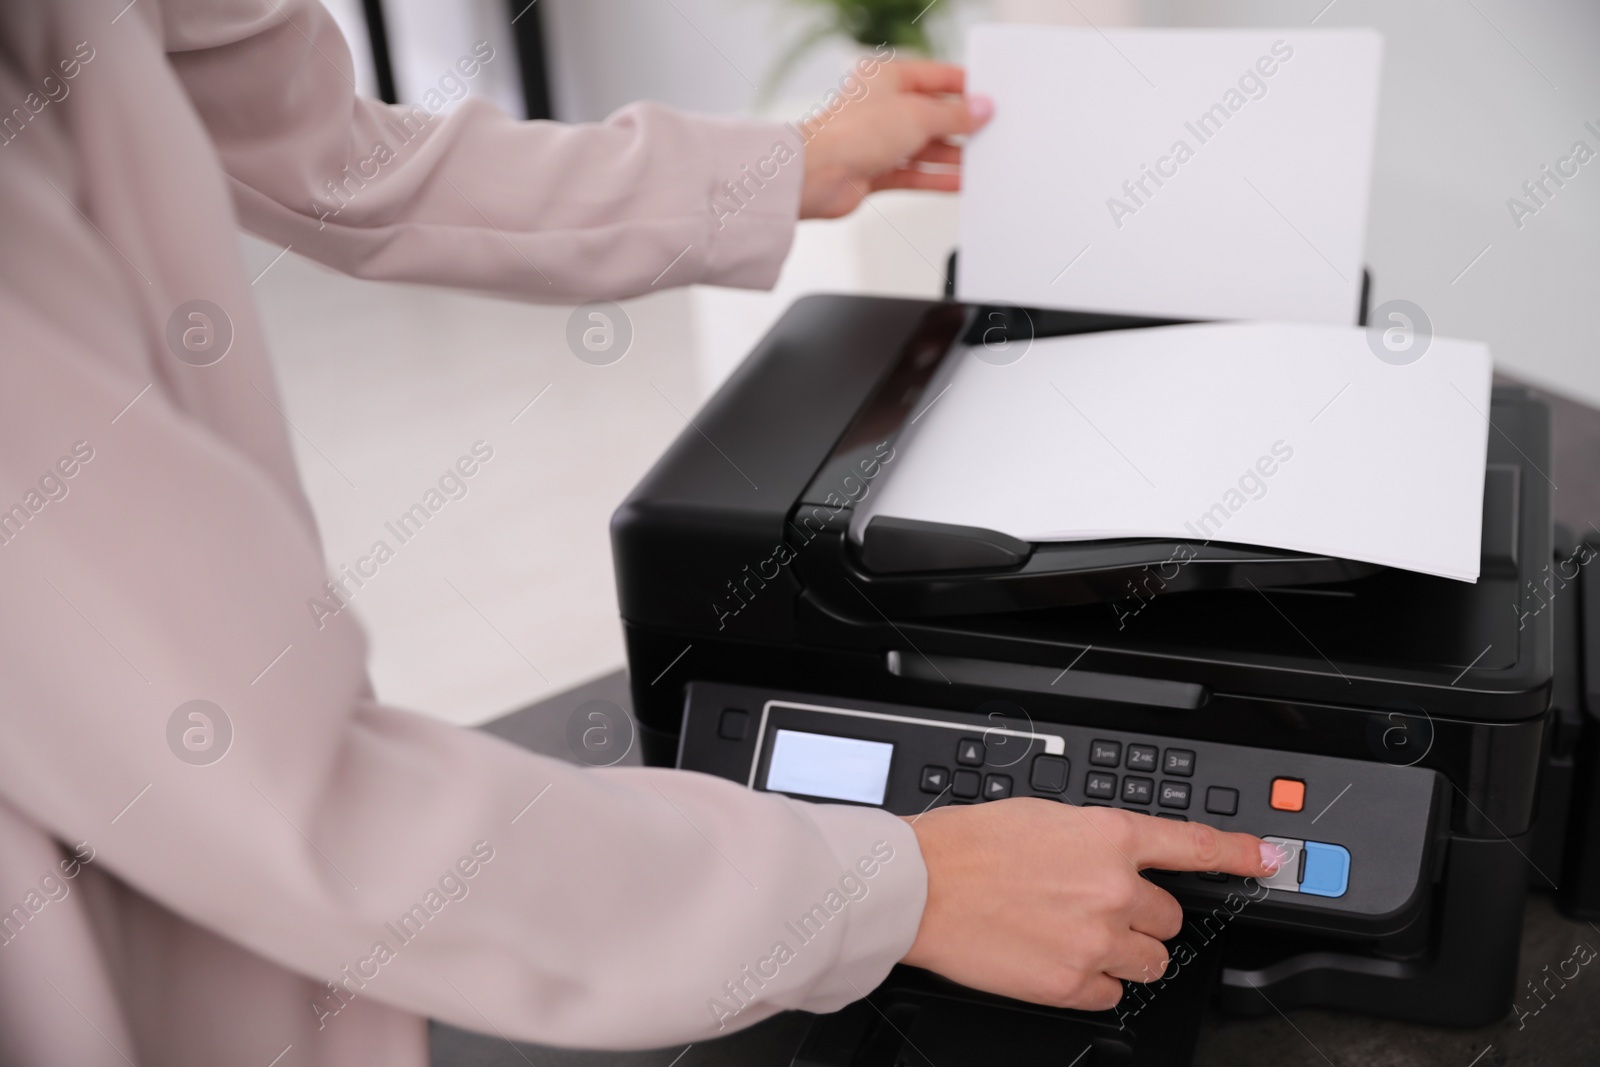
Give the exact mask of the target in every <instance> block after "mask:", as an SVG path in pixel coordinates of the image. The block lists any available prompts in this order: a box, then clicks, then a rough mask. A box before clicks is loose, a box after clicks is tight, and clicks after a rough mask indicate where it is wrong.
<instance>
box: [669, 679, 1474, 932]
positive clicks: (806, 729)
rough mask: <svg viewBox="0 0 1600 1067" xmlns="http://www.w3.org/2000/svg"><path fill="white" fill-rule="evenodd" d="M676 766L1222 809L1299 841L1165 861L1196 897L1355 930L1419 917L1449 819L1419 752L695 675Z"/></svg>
mask: <svg viewBox="0 0 1600 1067" xmlns="http://www.w3.org/2000/svg"><path fill="white" fill-rule="evenodd" d="M678 762H679V765H680V766H681V767H684V768H686V769H689V770H699V771H705V772H708V773H712V774H718V775H720V776H722V777H725V778H730V779H732V780H735V781H739V782H741V783H743V784H745V785H747V786H749V787H750V788H753V789H762V790H769V791H773V792H782V793H786V794H788V795H791V796H795V797H800V798H804V799H808V800H816V801H824V802H831V803H854V804H870V805H875V806H880V807H883V808H886V809H888V810H889V811H892V812H894V813H895V814H897V815H915V814H917V813H919V812H921V811H925V810H927V809H929V808H931V807H934V806H940V805H944V804H975V803H984V802H987V801H994V800H1000V799H1004V798H1007V797H1015V796H1033V797H1040V798H1043V799H1047V800H1052V801H1057V802H1064V803H1067V804H1072V805H1084V806H1094V805H1099V806H1105V807H1117V808H1122V809H1124V810H1129V811H1135V812H1139V813H1141V814H1144V815H1147V816H1153V817H1157V818H1167V819H1173V820H1181V821H1197V822H1204V823H1208V824H1210V825H1212V826H1216V827H1218V828H1219V829H1224V830H1240V831H1246V832H1249V833H1254V834H1257V835H1260V836H1263V837H1267V838H1270V839H1272V840H1274V841H1277V842H1278V843H1280V844H1281V845H1282V846H1283V847H1284V848H1285V850H1286V851H1288V852H1289V853H1290V856H1291V860H1290V863H1289V864H1288V865H1286V866H1285V867H1284V869H1283V870H1282V871H1280V872H1279V873H1278V874H1277V875H1275V876H1274V877H1272V878H1270V879H1265V880H1262V882H1260V883H1259V884H1258V883H1256V882H1255V881H1254V880H1241V879H1238V878H1233V877H1229V876H1226V875H1219V874H1209V875H1208V874H1183V875H1178V874H1171V873H1166V872H1160V873H1155V874H1153V876H1152V877H1153V878H1154V879H1155V880H1156V881H1158V882H1159V883H1160V884H1162V885H1165V886H1167V887H1168V888H1170V889H1172V890H1173V891H1174V892H1175V893H1177V894H1178V895H1179V897H1180V899H1182V900H1183V901H1184V903H1185V904H1186V905H1187V906H1190V907H1191V908H1203V909H1212V908H1214V907H1215V906H1216V905H1217V904H1219V903H1220V902H1222V901H1225V900H1233V901H1240V900H1244V901H1246V902H1247V906H1245V907H1243V908H1241V910H1240V917H1241V918H1245V917H1246V913H1247V914H1248V918H1249V920H1251V921H1270V922H1272V923H1274V924H1281V925H1289V926H1295V927H1301V928H1305V929H1308V930H1317V931H1321V932H1327V933H1344V934H1349V935H1353V936H1380V935H1385V934H1389V933H1394V932H1397V931H1399V930H1402V929H1404V928H1406V927H1407V926H1408V925H1409V924H1410V923H1411V922H1412V921H1413V920H1415V919H1416V917H1417V916H1418V915H1419V914H1420V913H1421V911H1422V909H1423V907H1424V903H1425V901H1426V898H1427V895H1428V893H1427V891H1428V889H1429V888H1430V885H1431V882H1432V871H1433V869H1434V864H1433V858H1434V842H1435V838H1436V836H1437V834H1438V833H1439V832H1440V829H1441V827H1442V825H1443V824H1444V820H1443V818H1442V815H1443V812H1442V808H1443V806H1444V798H1443V796H1442V792H1441V786H1440V782H1439V776H1438V774H1437V773H1436V772H1434V771H1431V770H1426V769H1422V768H1417V767H1397V766H1390V765H1387V764H1382V763H1369V762H1363V761H1360V760H1351V759H1343V758H1338V757H1331V756H1322V755H1316V754H1309V753H1299V752H1283V751H1275V750H1269V749H1260V748H1251V747H1247V746H1243V745H1233V744H1222V743H1217V742H1210V741H1196V740H1190V739H1181V738H1171V737H1162V736H1159V735H1153V734H1142V733H1139V734H1136V733H1129V732H1126V731H1117V730H1112V729H1106V728H1102V727H1078V726H1069V725H1063V724H1060V723H1056V722H1043V721H1040V722H1033V723H1030V722H1027V721H1019V720H1017V719H1015V718H1010V717H1008V718H1004V719H1002V718H997V717H994V716H985V715H981V714H972V713H963V712H953V711H948V710H942V709H931V708H919V707H911V706H901V705H893V704H884V703H880V702H875V701H861V700H841V699H839V698H837V697H823V696H810V695H806V694H795V693H782V692H775V691H772V690H765V689H761V688H757V687H747V686H729V685H719V684H711V683H705V682H695V683H692V684H691V685H690V686H689V691H688V699H687V706H686V708H685V715H684V722H683V733H682V741H681V746H680V750H679V761H678Z"/></svg>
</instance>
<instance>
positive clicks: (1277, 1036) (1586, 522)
mask: <svg viewBox="0 0 1600 1067" xmlns="http://www.w3.org/2000/svg"><path fill="white" fill-rule="evenodd" d="M1545 398H1546V399H1547V400H1548V401H1549V402H1550V404H1551V406H1552V407H1553V409H1554V412H1555V431H1556V441H1555V463H1554V469H1553V470H1551V471H1548V472H1546V473H1547V474H1548V475H1549V476H1550V478H1551V479H1552V481H1553V482H1554V483H1555V485H1556V486H1557V487H1558V488H1557V492H1556V518H1557V521H1559V522H1562V523H1565V524H1566V525H1567V526H1568V527H1570V528H1571V529H1572V530H1573V531H1574V532H1577V533H1579V534H1580V536H1581V534H1582V533H1584V532H1587V533H1590V534H1591V535H1594V534H1596V533H1600V529H1596V528H1592V527H1591V526H1590V523H1591V522H1593V523H1596V524H1600V411H1596V410H1594V409H1592V408H1588V407H1585V406H1583V405H1580V404H1575V403H1573V402H1571V401H1569V400H1565V399H1562V398H1560V397H1556V396H1550V395H1548V394H1545ZM1491 432H1492V431H1491ZM597 698H599V699H605V700H610V701H612V702H613V703H615V704H618V705H620V706H621V707H623V708H627V707H628V706H629V700H628V691H627V685H626V682H625V680H624V678H623V675H622V674H621V672H618V673H616V674H613V675H608V676H607V677H605V678H601V679H599V680H598V681H595V682H592V683H590V684H589V685H585V686H581V687H579V688H577V689H574V690H570V691H568V692H566V693H563V694H561V695H560V696H557V697H553V698H551V699H550V700H546V701H543V702H541V703H539V704H535V705H533V706H532V707H529V708H524V709H523V710H522V711H518V712H514V713H513V714H511V715H508V716H506V717H505V718H502V719H499V720H496V721H495V722H493V723H490V724H488V725H487V726H486V727H485V729H486V730H488V731H489V732H491V733H494V734H497V735H498V736H501V737H504V738H505V739H507V740H509V741H512V742H515V743H517V744H520V745H523V746H525V747H527V748H531V749H534V750H535V751H538V752H544V753H547V754H550V755H555V756H563V757H566V756H568V750H567V742H566V723H567V718H568V716H569V715H570V714H571V712H572V710H573V709H575V708H576V707H577V706H578V705H579V704H581V703H583V702H584V701H585V700H592V699H597ZM627 762H637V755H636V754H633V755H630V757H629V760H628V761H627ZM1506 919H1507V921H1508V922H1514V921H1516V917H1515V916H1507V917H1506ZM1580 944H1583V945H1588V946H1593V949H1592V950H1591V951H1596V950H1600V928H1597V927H1596V926H1594V925H1592V924H1589V923H1584V922H1574V921H1572V920H1569V919H1567V918H1565V917H1563V916H1562V915H1561V914H1560V913H1558V912H1557V911H1556V909H1555V908H1554V906H1553V905H1552V904H1551V902H1550V900H1549V898H1548V897H1545V896H1534V897H1531V898H1530V900H1529V902H1528V907H1527V910H1526V913H1525V915H1524V916H1523V937H1522V958H1521V962H1520V964H1519V969H1518V970H1519V973H1518V981H1519V983H1522V984H1519V988H1520V989H1522V990H1523V995H1522V997H1521V998H1520V999H1519V1000H1518V1004H1519V1005H1520V1006H1521V1008H1522V1011H1523V1012H1524V1013H1525V1014H1521V1015H1520V1016H1519V1014H1518V1013H1517V1012H1513V1013H1512V1014H1511V1015H1509V1016H1507V1017H1506V1018H1505V1019H1503V1020H1501V1021H1500V1022H1499V1023H1497V1024H1496V1025H1493V1026H1487V1027H1483V1028H1480V1029H1476V1030H1441V1029H1437V1028H1433V1027H1426V1026H1413V1025H1409V1024H1405V1023H1396V1022H1390V1021H1386V1020H1379V1019H1370V1018H1365V1017H1362V1016H1357V1015H1351V1014H1347V1013H1343V1012H1334V1011H1322V1010H1318V1009H1299V1010H1296V1011H1292V1012H1290V1013H1289V1014H1288V1016H1287V1017H1280V1016H1273V1017H1269V1018H1265V1019H1248V1020H1247V1019H1231V1018H1227V1017H1225V1016H1221V1015H1217V1014H1213V1015H1212V1016H1211V1017H1210V1018H1208V1019H1207V1021H1206V1023H1205V1025H1204V1027H1203V1028H1202V1031H1201V1035H1200V1047H1199V1051H1198V1053H1197V1055H1196V1057H1195V1064H1196V1067H1252V1065H1256V1064H1260V1065H1262V1067H1268V1065H1270V1067H1282V1065H1283V1064H1289V1063H1294V1064H1299V1063H1306V1064H1324V1063H1325V1064H1329V1065H1337V1067H1356V1065H1361V1067H1503V1065H1505V1064H1526V1065H1529V1067H1556V1065H1568V1064H1570V1065H1573V1067H1577V1065H1593V1064H1596V1063H1600V960H1595V961H1594V962H1592V963H1591V964H1589V965H1588V966H1585V967H1583V968H1582V969H1581V970H1580V971H1579V973H1578V975H1577V977H1576V978H1574V979H1572V980H1571V981H1570V982H1568V983H1567V984H1566V987H1565V988H1556V987H1555V986H1554V985H1553V984H1552V988H1556V993H1555V995H1554V996H1550V995H1549V994H1546V999H1545V1000H1544V1001H1540V1000H1537V999H1535V998H1534V996H1533V995H1532V994H1531V993H1529V992H1527V986H1526V984H1525V983H1526V982H1527V981H1528V980H1529V979H1532V978H1533V977H1534V976H1535V975H1537V974H1540V973H1541V972H1542V971H1543V969H1544V967H1545V966H1546V965H1547V964H1548V965H1550V966H1551V968H1552V971H1553V970H1554V969H1555V967H1556V966H1557V965H1559V964H1561V962H1562V961H1564V960H1567V959H1568V958H1569V957H1572V955H1573V950H1574V948H1575V947H1576V946H1578V945H1580ZM1568 969H1570V967H1569V968H1568ZM1541 1004H1542V1006H1541ZM1533 1009H1538V1010H1537V1012H1534V1010H1533ZM807 1023H808V1017H806V1016H802V1015H797V1014H787V1015H780V1016H778V1017H777V1018H774V1019H770V1020H768V1021H767V1022H765V1023H761V1024H759V1025H757V1026H754V1027H751V1028H750V1029H748V1030H745V1031H741V1032H739V1033H736V1034H733V1035H731V1036H728V1037H724V1038H720V1039H718V1040H716V1041H708V1042H704V1043H701V1044H699V1045H695V1046H692V1047H690V1048H689V1049H688V1050H687V1052H686V1051H685V1049H684V1047H683V1046H681V1045H680V1046H675V1047H673V1048H668V1049H659V1050H655V1051H651V1052H629V1053H608V1052H574V1051H570V1050H562V1049H550V1048H540V1047H538V1046H533V1045H516V1046H513V1045H512V1044H511V1043H509V1042H507V1041H504V1040H502V1039H500V1038H497V1037H485V1036H482V1035H478V1034H471V1033H467V1032H465V1031H461V1030H455V1029H452V1028H450V1027H446V1026H440V1025H435V1026H434V1028H433V1063H434V1065H435V1067H525V1065H529V1064H531V1065H533V1067H669V1065H677V1067H713V1065H716V1067H723V1065H726V1067H735V1065H737V1067H788V1064H789V1059H790V1056H791V1055H792V1054H793V1052H794V1049H795V1047H796V1046H797V1045H798V1043H799V1042H800V1039H801V1037H802V1035H803V1034H804V1033H805V1029H806V1026H807ZM680 1057H681V1058H680Z"/></svg>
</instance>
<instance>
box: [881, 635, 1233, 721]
mask: <svg viewBox="0 0 1600 1067" xmlns="http://www.w3.org/2000/svg"><path fill="white" fill-rule="evenodd" d="M885 661H886V664H887V666H888V668H889V673H890V674H893V675H895V676H897V677H900V678H914V679H917V680H919V681H946V682H953V683H955V684H956V685H973V686H987V687H993V688H999V689H1014V690H1021V691H1023V692H1028V693H1048V694H1051V695H1054V696H1068V697H1082V698H1084V699H1088V700H1110V701H1115V702H1117V703H1120V704H1141V705H1144V706H1146V707H1157V708H1173V709H1176V710H1179V711H1193V710H1194V709H1196V708H1199V707H1201V706H1203V705H1204V704H1205V702H1206V700H1207V699H1209V697H1210V693H1209V692H1207V690H1206V687H1205V686H1203V685H1197V684H1195V683H1193V682H1172V681H1167V680H1165V679H1162V678H1135V677H1132V676H1130V675H1126V674H1105V673H1102V672H1100V671H1075V670H1072V669H1070V668H1068V669H1067V670H1057V669H1056V668H1054V667H1039V666H1035V665H1033V664H1030V663H1004V662H1001V661H999V660H987V659H967V658H965V657H962V656H940V655H933V656H926V655H923V654H922V653H920V652H913V653H911V654H902V653H901V652H900V651H898V650H896V649H891V650H890V651H889V652H888V653H887V655H886V656H885Z"/></svg>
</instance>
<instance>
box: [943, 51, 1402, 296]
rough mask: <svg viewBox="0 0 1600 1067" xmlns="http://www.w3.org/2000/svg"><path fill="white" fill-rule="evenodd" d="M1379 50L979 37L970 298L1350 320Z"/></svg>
mask: <svg viewBox="0 0 1600 1067" xmlns="http://www.w3.org/2000/svg"><path fill="white" fill-rule="evenodd" d="M1381 53H1382V39H1381V38H1380V37H1379V35H1378V34H1377V33H1376V32H1373V31H1370V30H1317V29H1306V28H1300V29H1284V30H1117V29H1108V30H1105V31H1104V32H1102V31H1099V30H1095V29H1066V28H1046V27H1037V26H1006V25H983V26H978V27H976V28H975V29H973V30H972V32H971V35H970V36H969V38H968V44H967V64H968V69H967V85H968V89H969V91H971V92H975V93H986V94H988V95H989V96H991V97H993V98H994V100H995V104H996V113H995V117H994V119H993V121H992V122H991V123H990V124H989V126H988V127H987V128H985V129H984V130H982V131H980V132H979V133H978V134H977V135H976V136H974V137H973V138H972V141H971V143H970V144H969V145H968V146H967V149H966V154H965V161H964V164H963V169H964V174H963V178H962V184H963V192H962V194H961V237H960V242H961V243H960V249H961V256H960V263H959V265H958V270H957V291H958V294H959V296H960V298H961V299H962V300H965V301H969V302H1003V303H1010V304H1016V305H1020V306H1022V307H1049V308H1069V309H1079V310H1088V311H1120V312H1130V313H1145V314H1151V315H1158V316H1166V317H1173V318H1201V319H1235V318H1237V319H1245V318H1248V319H1276V320H1284V321H1296V322H1327V323H1335V324H1348V323H1353V322H1355V321H1356V309H1357V305H1358V303H1359V299H1360V294H1361V270H1362V259H1363V249H1364V245H1365V232H1366V220H1367V191H1368V185H1369V179H1370V172H1371V169H1372V142H1373V130H1374V126H1375V123H1376V118H1377V105H1378V73H1379V66H1380V60H1381Z"/></svg>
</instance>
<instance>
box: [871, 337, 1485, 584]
mask: <svg viewBox="0 0 1600 1067" xmlns="http://www.w3.org/2000/svg"><path fill="white" fill-rule="evenodd" d="M975 351H977V352H981V351H983V350H982V349H975V350H958V351H956V352H953V353H951V356H950V364H949V366H948V367H947V369H946V372H945V375H944V377H943V378H942V379H941V380H940V381H939V382H937V383H936V384H935V385H934V386H932V387H930V389H929V391H928V395H929V397H930V398H931V399H930V402H929V403H928V404H927V406H926V407H924V408H923V409H922V411H921V413H920V414H919V415H918V417H917V418H916V421H915V423H914V424H913V425H912V426H911V427H910V429H909V432H908V433H907V434H905V435H902V438H901V440H899V441H897V442H896V444H895V447H896V449H897V451H898V453H899V454H898V455H897V456H896V458H895V461H894V463H893V464H892V469H890V470H888V471H887V474H886V477H885V478H884V479H883V480H881V481H880V482H879V483H878V484H877V485H875V486H874V489H875V490H876V491H875V492H874V493H872V494H871V495H870V496H868V497H867V498H866V499H865V500H863V501H862V502H861V504H859V505H858V506H857V507H856V509H855V515H854V517H853V521H852V526H851V533H852V535H853V536H854V537H856V538H857V539H858V540H859V538H860V537H861V532H862V530H863V529H864V527H865V525H866V523H867V522H869V521H870V520H871V519H872V518H873V517H874V516H876V515H884V516H892V517H895V518H904V519H920V520H923V521H927V522H939V523H949V524H953V525H957V526H977V527H983V528H986V529H990V530H998V531H1000V532H1002V533H1007V534H1010V535H1012V536H1013V537H1018V538H1021V539H1023V540H1025V541H1033V542H1048V541H1071V540H1083V539H1091V538H1110V537H1162V538H1174V539H1180V540H1186V541H1208V540H1210V541H1219V542H1234V543H1238V544H1247V545H1259V546H1264V547H1268V548H1279V549H1286V550H1290V551H1298V552H1310V553H1325V554H1328V555H1332V556H1337V557H1341V558H1345V559H1354V560H1364V561H1367V562H1370V563H1379V564H1385V565H1389V566H1394V567H1402V568H1405V569H1408V570H1414V571H1422V572H1424V573H1428V574H1436V575H1442V576H1444V577H1449V578H1458V579H1462V580H1464V581H1476V580H1477V577H1478V557H1479V538H1480V535H1481V527H1482V509H1483V477H1484V463H1485V459H1486V450H1487V448H1488V421H1487V416H1488V412H1489V390H1490V378H1491V361H1490V356H1489V350H1488V348H1487V347H1486V346H1484V345H1482V344H1479V343H1477V342H1471V341H1456V340H1448V339H1445V338H1439V337H1435V338H1433V339H1432V341H1431V344H1430V346H1429V347H1428V348H1426V349H1425V350H1424V353H1423V355H1422V357H1421V358H1420V359H1418V360H1416V361H1415V362H1412V363H1409V364H1405V365H1396V364H1393V363H1389V362H1385V361H1383V360H1380V359H1379V358H1378V357H1377V356H1375V355H1374V354H1373V351H1372V349H1371V348H1370V347H1369V345H1368V333H1367V331H1365V330H1362V329H1359V328H1356V327H1349V326H1320V325H1313V324H1305V323H1287V324H1285V323H1206V324H1197V325H1190V326H1165V327H1159V328H1155V329H1144V330H1118V331H1112V332H1108V333H1096V334H1083V335H1078V336H1072V337H1058V338H1051V339H1048V340H1040V341H1035V342H1033V345H1032V347H1031V349H1029V350H1028V351H1027V353H1026V355H1025V356H1023V358H1021V359H1020V360H1018V361H1016V362H1014V363H1010V364H1006V365H995V364H992V363H989V362H985V361H983V360H981V359H979V358H978V357H977V356H976V355H974V352H975Z"/></svg>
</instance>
